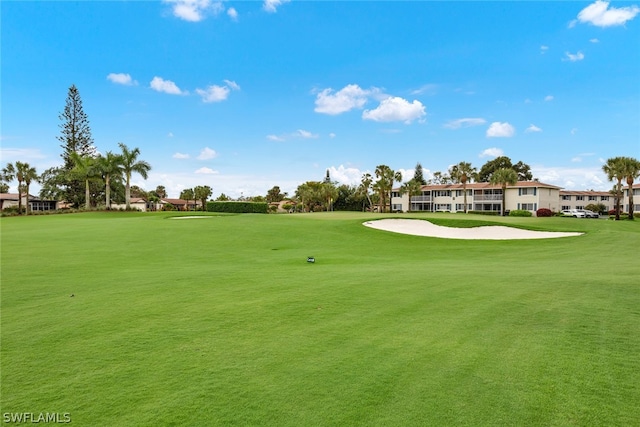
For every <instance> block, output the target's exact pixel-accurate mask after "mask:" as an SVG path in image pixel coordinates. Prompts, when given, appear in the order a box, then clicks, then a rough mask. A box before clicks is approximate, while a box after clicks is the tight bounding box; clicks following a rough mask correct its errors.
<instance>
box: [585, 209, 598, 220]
mask: <svg viewBox="0 0 640 427" xmlns="http://www.w3.org/2000/svg"><path fill="white" fill-rule="evenodd" d="M582 211H583V212H584V214H585V215H586V217H587V218H600V215H599V214H598V213H597V212H594V211H590V210H588V209H583V210H582Z"/></svg>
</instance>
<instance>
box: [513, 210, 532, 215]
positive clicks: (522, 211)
mask: <svg viewBox="0 0 640 427" xmlns="http://www.w3.org/2000/svg"><path fill="white" fill-rule="evenodd" d="M532 215H533V214H532V213H531V211H525V210H523V209H515V210H513V211H511V212H509V216H532Z"/></svg>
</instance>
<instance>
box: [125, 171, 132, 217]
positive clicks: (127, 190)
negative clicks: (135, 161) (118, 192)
mask: <svg viewBox="0 0 640 427" xmlns="http://www.w3.org/2000/svg"><path fill="white" fill-rule="evenodd" d="M130 181H131V175H129V174H127V185H126V186H125V188H124V200H125V203H126V204H127V210H129V208H130V204H131V188H130Z"/></svg>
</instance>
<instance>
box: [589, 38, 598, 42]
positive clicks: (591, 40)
mask: <svg viewBox="0 0 640 427" xmlns="http://www.w3.org/2000/svg"><path fill="white" fill-rule="evenodd" d="M589 41H590V42H591V43H600V40H598V39H589Z"/></svg>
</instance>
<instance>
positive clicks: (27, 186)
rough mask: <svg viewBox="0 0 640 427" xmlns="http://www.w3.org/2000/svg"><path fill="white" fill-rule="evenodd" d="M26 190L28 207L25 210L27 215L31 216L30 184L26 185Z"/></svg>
mask: <svg viewBox="0 0 640 427" xmlns="http://www.w3.org/2000/svg"><path fill="white" fill-rule="evenodd" d="M25 190H26V192H27V197H26V203H27V206H25V210H26V212H27V215H29V213H30V212H31V211H30V209H29V184H27V185H26V187H25Z"/></svg>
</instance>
